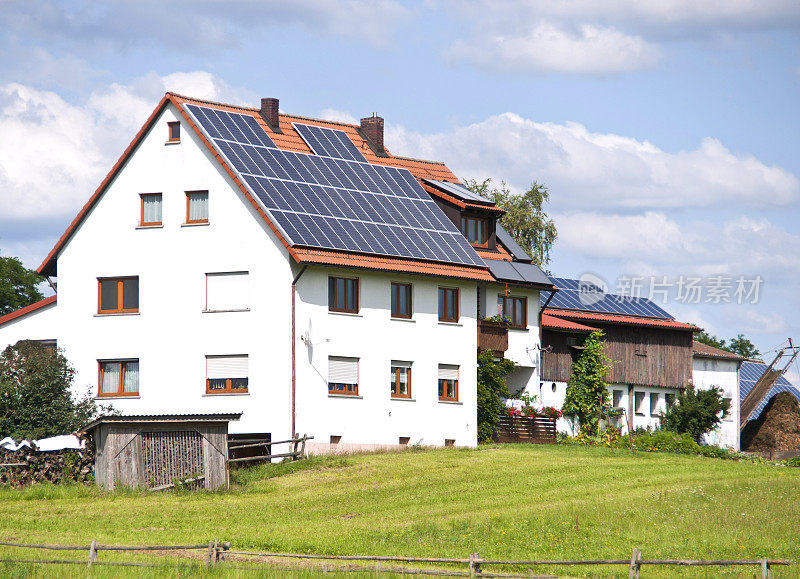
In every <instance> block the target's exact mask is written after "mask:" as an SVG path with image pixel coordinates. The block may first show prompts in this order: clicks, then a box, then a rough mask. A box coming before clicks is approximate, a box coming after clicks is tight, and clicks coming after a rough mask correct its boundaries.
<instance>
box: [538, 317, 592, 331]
mask: <svg viewBox="0 0 800 579" xmlns="http://www.w3.org/2000/svg"><path fill="white" fill-rule="evenodd" d="M542 327H543V328H547V329H549V330H566V331H572V332H595V331H597V328H592V327H591V326H584V325H583V324H578V323H575V322H571V321H569V320H563V319H561V318H558V317H556V316H551V315H549V314H546V313H543V314H542Z"/></svg>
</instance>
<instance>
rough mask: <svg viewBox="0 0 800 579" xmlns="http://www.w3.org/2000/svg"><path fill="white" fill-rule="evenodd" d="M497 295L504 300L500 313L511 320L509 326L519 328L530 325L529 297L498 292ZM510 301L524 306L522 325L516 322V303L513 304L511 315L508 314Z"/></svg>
mask: <svg viewBox="0 0 800 579" xmlns="http://www.w3.org/2000/svg"><path fill="white" fill-rule="evenodd" d="M497 297H499V298H500V299H501V300H502V301H501V306H500V307H501V308H502V311H501V312H500V314H501V315H502V316H503V317H505V318H507V319H508V320H509V321H510V322H511V324H510V325H509V327H510V328H517V329H526V328H527V327H528V298H527V297H525V296H506V295H503V294H498V296H497ZM509 303H510V304H520V307H521V308H522V325H519V324H515V323H514V318H515V316H514V314H515V311H516V307H517V306H516V305H514V306H513V308H512V310H513V311H512V312H511V315H507V312H508V307H507V306H508V304H509Z"/></svg>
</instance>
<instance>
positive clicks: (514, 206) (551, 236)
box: [464, 179, 558, 267]
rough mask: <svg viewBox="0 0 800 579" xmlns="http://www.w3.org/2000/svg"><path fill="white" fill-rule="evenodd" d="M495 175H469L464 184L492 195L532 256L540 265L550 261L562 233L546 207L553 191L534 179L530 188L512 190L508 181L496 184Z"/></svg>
mask: <svg viewBox="0 0 800 579" xmlns="http://www.w3.org/2000/svg"><path fill="white" fill-rule="evenodd" d="M491 183H492V180H491V179H484V180H483V181H482V182H480V183H479V182H478V181H476V180H474V179H465V180H464V185H466V187H467V188H468V189H469V190H470V191H472V192H474V193H477V194H478V195H482V196H484V197H488V198H489V199H491V200H492V201H494V202H495V204H496V205H497V206H498V207H500V208H501V209H503V210H504V211H505V215H503V216H502V217H501V218H500V225H502V226H503V227H504V228H505V230H506V231H508V233H509V234H510V235H511V237H513V238H514V241H516V242H517V243H519V245H520V247H522V249H524V250H525V251H526V252H527V253H528V255H530V256H531V259H532V260H533V261H534V263H536V264H537V265H539V266H542V267H544V266H546V265H547V264H548V263H550V250H551V249H552V247H553V244H554V243H555V241H556V238H557V237H558V233H557V232H556V225H555V223H554V222H553V220H552V219H550V217H549V216H548V215H547V213H546V212H545V211H544V204H545V203H547V202H548V201H549V200H550V191H549V190H548V189H547V187H546V186H544V185H543V184H541V183H538V182H536V181H534V182H533V183H532V184H531V186H530V187H529V188H528V190H527V191H525V192H524V193H521V194H519V195H515V194H514V193H512V192H511V191H510V190H509V188H508V186H507V185H506V182H505V181H501V182H500V187H499V188H498V187H492V186H491Z"/></svg>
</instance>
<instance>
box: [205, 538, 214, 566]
mask: <svg viewBox="0 0 800 579" xmlns="http://www.w3.org/2000/svg"><path fill="white" fill-rule="evenodd" d="M213 562H214V541H209V542H208V552H207V553H206V565H209V566H210V565H211V564H212V563H213Z"/></svg>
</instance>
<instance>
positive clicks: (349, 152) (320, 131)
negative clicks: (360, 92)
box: [292, 123, 367, 163]
mask: <svg viewBox="0 0 800 579" xmlns="http://www.w3.org/2000/svg"><path fill="white" fill-rule="evenodd" d="M292 126H293V127H294V128H295V130H297V132H298V133H300V136H301V137H303V140H304V141H305V142H306V145H308V146H309V148H310V149H311V150H312V151H314V154H316V155H324V156H326V157H334V158H336V159H347V160H348V161H361V162H362V163H366V162H367V159H366V158H365V157H364V155H362V154H361V151H359V150H358V149H357V148H356V146H355V145H354V144H353V141H351V140H350V137H348V136H347V133H345V132H344V131H340V130H338V129H328V128H326V127H318V126H316V125H304V124H302V123H292Z"/></svg>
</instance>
